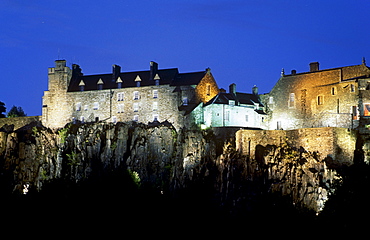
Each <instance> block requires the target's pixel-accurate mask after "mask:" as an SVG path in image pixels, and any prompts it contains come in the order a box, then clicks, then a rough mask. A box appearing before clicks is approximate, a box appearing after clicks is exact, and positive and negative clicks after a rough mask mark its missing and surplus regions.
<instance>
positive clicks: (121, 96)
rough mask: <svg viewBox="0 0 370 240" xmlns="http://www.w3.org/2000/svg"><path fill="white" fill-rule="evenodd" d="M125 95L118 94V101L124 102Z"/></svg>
mask: <svg viewBox="0 0 370 240" xmlns="http://www.w3.org/2000/svg"><path fill="white" fill-rule="evenodd" d="M123 97H124V94H123V93H117V101H123Z"/></svg>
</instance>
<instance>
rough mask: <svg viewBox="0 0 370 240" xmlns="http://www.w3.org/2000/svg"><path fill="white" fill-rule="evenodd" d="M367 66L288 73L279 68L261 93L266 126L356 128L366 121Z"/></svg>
mask: <svg viewBox="0 0 370 240" xmlns="http://www.w3.org/2000/svg"><path fill="white" fill-rule="evenodd" d="M369 76H370V69H369V68H368V67H367V66H366V64H365V61H364V60H363V63H362V64H360V65H353V66H347V67H339V68H331V69H324V70H320V69H319V63H318V62H314V63H310V71H309V72H303V73H296V71H295V70H292V72H291V74H285V73H284V71H282V74H281V77H280V79H279V80H278V82H277V83H276V85H275V86H274V87H273V89H272V90H271V92H270V93H269V94H266V95H264V96H263V100H264V104H265V106H266V108H267V110H266V111H267V113H268V119H267V120H268V125H267V127H268V129H284V130H287V129H298V128H307V127H328V126H329V127H344V128H358V127H361V126H364V125H366V124H368V123H367V122H368V121H369V120H370V94H369V89H370V78H369Z"/></svg>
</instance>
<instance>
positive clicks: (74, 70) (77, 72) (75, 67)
mask: <svg viewBox="0 0 370 240" xmlns="http://www.w3.org/2000/svg"><path fill="white" fill-rule="evenodd" d="M82 75H83V73H82V69H81V67H80V66H79V65H78V64H72V76H82Z"/></svg>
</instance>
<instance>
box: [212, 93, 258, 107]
mask: <svg viewBox="0 0 370 240" xmlns="http://www.w3.org/2000/svg"><path fill="white" fill-rule="evenodd" d="M229 100H234V101H235V104H236V105H239V104H246V105H254V104H255V103H258V105H259V106H263V104H262V102H261V100H260V99H259V97H258V95H255V94H252V93H240V92H237V93H236V95H235V94H233V93H224V92H221V93H219V94H217V95H216V96H215V97H214V98H212V99H211V100H210V101H209V102H207V103H206V104H205V106H207V105H210V104H229Z"/></svg>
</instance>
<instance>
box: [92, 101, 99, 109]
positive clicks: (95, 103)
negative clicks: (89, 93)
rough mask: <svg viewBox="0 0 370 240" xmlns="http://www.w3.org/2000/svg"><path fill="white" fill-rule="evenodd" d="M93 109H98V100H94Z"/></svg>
mask: <svg viewBox="0 0 370 240" xmlns="http://www.w3.org/2000/svg"><path fill="white" fill-rule="evenodd" d="M93 109H94V110H98V109H99V103H98V102H94V108H93Z"/></svg>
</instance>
